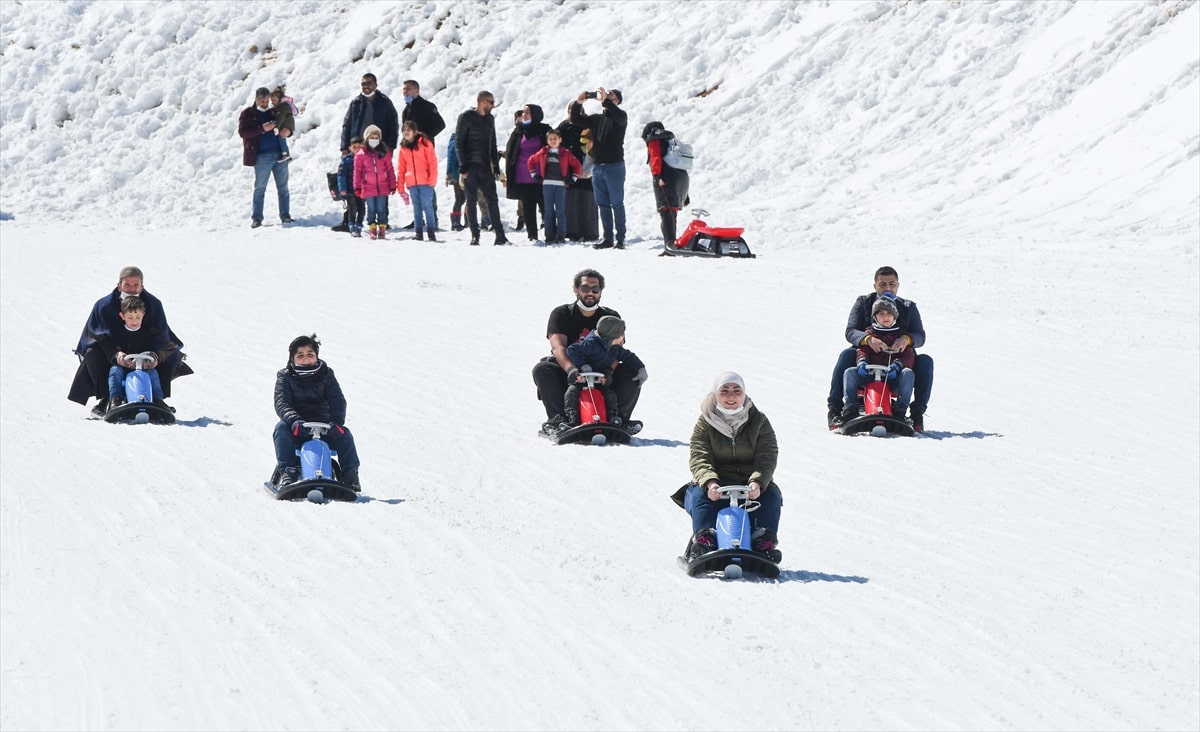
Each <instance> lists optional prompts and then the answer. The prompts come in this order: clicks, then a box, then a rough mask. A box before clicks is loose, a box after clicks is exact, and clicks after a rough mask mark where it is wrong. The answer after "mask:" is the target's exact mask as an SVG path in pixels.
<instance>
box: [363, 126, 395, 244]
mask: <svg viewBox="0 0 1200 732" xmlns="http://www.w3.org/2000/svg"><path fill="white" fill-rule="evenodd" d="M363 142H364V143H365V144H364V145H363V149H362V150H359V151H358V153H357V154H356V155H355V156H354V195H356V196H358V197H359V198H361V199H363V200H365V201H366V202H367V225H368V226H369V227H370V229H371V238H372V239H386V238H387V228H388V198H387V197H388V196H390V195H391V194H393V193H395V192H396V171H395V170H394V169H393V168H392V151H391V150H389V149H388V146H387V144H385V143H384V141H383V131H382V130H380V129H379V127H378V126H376V125H371V126H369V127H367V129H365V130H363Z"/></svg>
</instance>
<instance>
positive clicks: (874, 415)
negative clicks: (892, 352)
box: [838, 364, 913, 437]
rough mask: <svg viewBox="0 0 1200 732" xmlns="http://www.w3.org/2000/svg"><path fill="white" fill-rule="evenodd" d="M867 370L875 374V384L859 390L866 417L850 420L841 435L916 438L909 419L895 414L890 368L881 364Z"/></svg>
mask: <svg viewBox="0 0 1200 732" xmlns="http://www.w3.org/2000/svg"><path fill="white" fill-rule="evenodd" d="M867 370H868V371H870V372H871V373H873V374H874V375H875V380H874V381H869V382H867V385H866V386H864V387H862V388H861V389H859V390H858V394H859V398H860V404H861V409H862V414H860V415H859V416H857V417H855V418H854V419H850V420H846V422H845V423H843V424H842V426H841V427H840V428H838V432H840V433H841V434H843V435H853V434H857V433H859V432H868V431H869V432H870V433H871V434H872V435H873V436H875V437H884V436H886V435H888V434H895V435H903V436H904V437H912V436H913V428H912V425H911V424H909V423H908V421H907V420H904V419H901V418H900V417H896V416H894V415H893V414H892V401H893V399H894V397H893V396H892V390H891V388H889V387H888V381H887V374H888V367H887V366H881V365H878V364H867Z"/></svg>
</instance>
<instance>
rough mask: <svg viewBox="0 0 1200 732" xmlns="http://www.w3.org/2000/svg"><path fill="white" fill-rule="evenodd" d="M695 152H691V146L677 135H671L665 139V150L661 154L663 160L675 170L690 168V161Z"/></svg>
mask: <svg viewBox="0 0 1200 732" xmlns="http://www.w3.org/2000/svg"><path fill="white" fill-rule="evenodd" d="M694 158H695V154H694V153H693V152H692V146H691V145H690V144H688V143H686V142H684V141H683V140H680V139H679V138H678V137H672V138H671V139H670V140H667V152H666V154H665V155H663V162H664V163H666V164H667V165H670V166H671V167H672V168H675V169H676V170H691V169H692V161H693V159H694Z"/></svg>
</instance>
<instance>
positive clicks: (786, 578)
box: [775, 569, 871, 585]
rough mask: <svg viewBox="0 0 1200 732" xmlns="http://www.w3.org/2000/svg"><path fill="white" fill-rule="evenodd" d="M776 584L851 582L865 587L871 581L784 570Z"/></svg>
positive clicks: (864, 578)
mask: <svg viewBox="0 0 1200 732" xmlns="http://www.w3.org/2000/svg"><path fill="white" fill-rule="evenodd" d="M775 581H777V582H806V583H807V582H853V583H855V584H859V585H865V584H866V583H868V582H870V581H871V580H869V579H867V578H866V577H857V576H850V577H843V576H842V575H840V574H825V573H824V572H806V571H805V570H802V569H784V570H781V571H780V572H779V577H777V578H776V580H775Z"/></svg>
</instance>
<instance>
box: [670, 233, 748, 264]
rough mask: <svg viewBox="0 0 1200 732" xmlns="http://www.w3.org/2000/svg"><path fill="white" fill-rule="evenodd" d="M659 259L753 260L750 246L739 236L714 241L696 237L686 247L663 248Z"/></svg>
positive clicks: (708, 238) (705, 237) (704, 237)
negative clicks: (727, 258)
mask: <svg viewBox="0 0 1200 732" xmlns="http://www.w3.org/2000/svg"><path fill="white" fill-rule="evenodd" d="M659 256H660V257H708V258H710V259H711V258H716V257H731V258H738V259H754V258H755V257H754V255H753V254H751V253H750V245H749V244H747V243H746V240H745V239H743V238H741V237H740V236H739V237H738V238H736V239H714V238H712V237H707V236H697V237H695V238H693V239H692V241H690V242H689V243H688V245H687V246H686V247H682V248H680V247H676V246H664V247H663V251H662V254H660V255H659Z"/></svg>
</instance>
